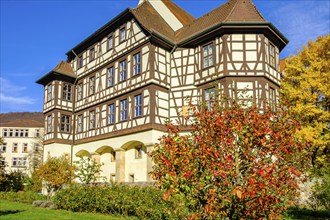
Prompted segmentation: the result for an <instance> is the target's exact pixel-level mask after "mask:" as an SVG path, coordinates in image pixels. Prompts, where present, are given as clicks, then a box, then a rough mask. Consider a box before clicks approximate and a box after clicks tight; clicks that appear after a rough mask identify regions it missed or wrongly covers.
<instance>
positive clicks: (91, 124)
mask: <svg viewBox="0 0 330 220" xmlns="http://www.w3.org/2000/svg"><path fill="white" fill-rule="evenodd" d="M94 128H95V111H90V112H89V129H94Z"/></svg>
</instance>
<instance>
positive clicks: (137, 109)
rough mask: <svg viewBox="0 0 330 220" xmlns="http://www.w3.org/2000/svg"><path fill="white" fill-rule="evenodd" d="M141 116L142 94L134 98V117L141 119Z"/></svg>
mask: <svg viewBox="0 0 330 220" xmlns="http://www.w3.org/2000/svg"><path fill="white" fill-rule="evenodd" d="M137 102H138V103H137ZM137 113H138V114H137ZM142 115H143V96H142V94H138V95H135V96H134V117H135V118H137V117H141V116H142Z"/></svg>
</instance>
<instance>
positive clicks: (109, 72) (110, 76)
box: [107, 66, 115, 87]
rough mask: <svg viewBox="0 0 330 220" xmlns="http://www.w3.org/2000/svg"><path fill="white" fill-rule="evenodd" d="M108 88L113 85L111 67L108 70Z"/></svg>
mask: <svg viewBox="0 0 330 220" xmlns="http://www.w3.org/2000/svg"><path fill="white" fill-rule="evenodd" d="M107 84H108V87H111V86H113V85H114V84H115V74H114V68H113V66H112V67H110V68H109V69H108V82H107Z"/></svg>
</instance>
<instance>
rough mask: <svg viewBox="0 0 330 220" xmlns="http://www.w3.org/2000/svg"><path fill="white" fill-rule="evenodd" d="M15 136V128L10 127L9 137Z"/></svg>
mask: <svg viewBox="0 0 330 220" xmlns="http://www.w3.org/2000/svg"><path fill="white" fill-rule="evenodd" d="M13 136H14V130H13V129H9V137H13Z"/></svg>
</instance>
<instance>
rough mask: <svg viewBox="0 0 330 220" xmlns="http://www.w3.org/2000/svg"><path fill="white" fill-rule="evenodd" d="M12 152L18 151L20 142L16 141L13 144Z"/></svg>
mask: <svg viewBox="0 0 330 220" xmlns="http://www.w3.org/2000/svg"><path fill="white" fill-rule="evenodd" d="M11 152H12V153H18V143H17V142H14V143H13V144H12V149H11Z"/></svg>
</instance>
